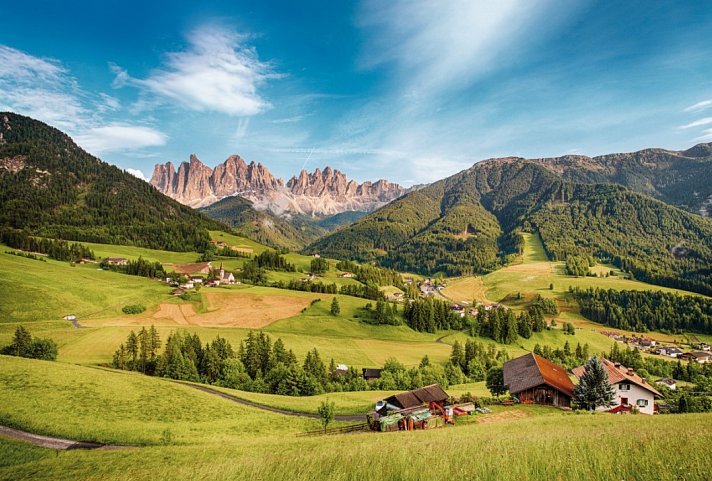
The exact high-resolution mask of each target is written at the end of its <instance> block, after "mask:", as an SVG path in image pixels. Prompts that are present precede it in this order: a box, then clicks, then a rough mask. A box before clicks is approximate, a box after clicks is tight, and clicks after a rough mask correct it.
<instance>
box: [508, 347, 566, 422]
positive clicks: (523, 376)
mask: <svg viewBox="0 0 712 481" xmlns="http://www.w3.org/2000/svg"><path fill="white" fill-rule="evenodd" d="M503 371H504V384H505V385H506V386H507V388H508V389H509V393H510V394H511V395H513V396H516V397H517V398H519V401H520V402H522V403H526V404H544V405H547V406H557V407H567V408H568V407H571V398H572V396H573V393H574V383H573V382H571V379H569V376H568V375H567V374H566V369H564V368H563V367H561V366H559V365H557V364H554V363H553V362H551V361H548V360H546V359H544V358H543V357H541V356H538V355H536V354H534V353H530V354H526V355H524V356H522V357H518V358H516V359H512V360H511V361H507V362H505V363H504V366H503Z"/></svg>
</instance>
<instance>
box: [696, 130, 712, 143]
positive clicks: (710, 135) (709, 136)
mask: <svg viewBox="0 0 712 481" xmlns="http://www.w3.org/2000/svg"><path fill="white" fill-rule="evenodd" d="M695 140H696V141H701V142H707V141H710V140H712V129H706V130H703V131H702V135H700V136H699V137H696V138H695Z"/></svg>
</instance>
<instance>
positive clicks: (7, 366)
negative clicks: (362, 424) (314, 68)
mask: <svg viewBox="0 0 712 481" xmlns="http://www.w3.org/2000/svg"><path fill="white" fill-rule="evenodd" d="M0 393H2V394H0V399H1V400H2V402H0V424H3V425H7V426H11V427H15V428H18V429H23V430H26V431H30V432H33V433H38V434H45V435H50V436H58V437H66V438H68V439H76V440H83V441H95V442H102V443H113V444H132V445H156V444H161V443H162V442H163V438H164V434H163V433H164V432H165V431H166V430H168V431H170V435H171V438H172V442H173V443H174V444H177V445H187V444H196V443H202V442H221V440H222V441H228V440H232V441H234V440H235V438H250V437H254V436H258V435H259V436H265V435H274V434H281V435H284V434H288V433H296V432H300V431H302V430H305V429H318V422H317V421H315V420H309V419H302V418H299V419H289V418H286V417H285V416H281V415H277V414H272V413H268V412H265V411H261V410H257V409H254V408H250V407H247V406H241V405H239V404H236V403H233V402H230V401H226V400H223V399H221V398H219V397H217V396H214V395H211V394H208V393H203V392H201V391H197V390H195V389H192V388H189V387H186V386H181V385H180V384H176V383H173V382H169V381H167V380H163V379H160V378H152V377H148V376H144V375H142V374H138V373H131V372H120V371H108V370H104V369H97V368H89V367H81V366H74V365H70V364H65V363H60V362H46V361H36V360H29V359H23V358H16V357H10V356H0ZM40 413H41V414H40Z"/></svg>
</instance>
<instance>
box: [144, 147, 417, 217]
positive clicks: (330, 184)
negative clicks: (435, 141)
mask: <svg viewBox="0 0 712 481" xmlns="http://www.w3.org/2000/svg"><path fill="white" fill-rule="evenodd" d="M151 185H153V186H155V187H156V188H157V189H158V190H159V191H161V192H162V193H164V194H166V195H168V196H169V197H172V198H173V199H175V200H177V201H179V202H181V203H183V204H186V205H189V206H191V207H204V206H207V205H210V204H213V203H215V202H217V201H218V200H220V199H223V198H225V197H229V196H234V195H239V196H240V197H243V198H245V199H248V200H250V201H251V202H252V203H253V205H254V207H255V208H257V209H261V210H270V211H272V212H273V213H275V214H285V213H286V214H289V213H296V214H310V215H333V214H339V213H341V212H348V211H372V210H374V209H377V208H379V207H381V206H383V205H385V204H387V203H388V202H390V201H392V200H393V199H395V198H397V197H400V196H401V195H403V194H404V193H406V192H407V191H408V189H405V188H403V187H401V186H400V185H398V184H393V183H391V182H389V181H387V180H379V181H377V182H373V183H372V182H364V183H362V184H359V183H357V182H355V181H353V180H349V179H348V178H347V177H346V175H345V174H344V173H343V172H340V171H338V170H334V169H332V168H331V167H326V168H325V169H324V170H321V169H316V170H315V171H314V172H312V173H308V172H307V171H306V170H302V171H301V172H300V173H299V175H298V176H295V177H292V178H291V179H289V181H288V182H287V183H286V184H285V183H284V181H283V180H282V179H278V178H275V177H274V176H273V175H272V174H271V173H270V171H269V170H268V169H267V168H266V167H265V166H263V165H262V164H259V163H258V164H256V163H255V162H251V163H249V164H247V163H246V162H245V161H244V160H242V159H241V158H240V157H239V156H237V155H232V156H230V157H228V159H227V160H225V162H223V163H222V164H219V165H217V166H216V167H215V168H214V169H211V168H210V167H207V166H206V165H205V164H203V163H202V162H201V161H200V160H199V159H198V158H197V157H196V156H195V155H191V156H190V162H182V163H181V164H180V165H179V166H178V170H177V171H176V169H175V166H174V165H173V164H172V163H171V162H167V163H165V164H157V165H156V166H155V168H154V170H153V176H152V177H151Z"/></svg>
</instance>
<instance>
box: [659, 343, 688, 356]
mask: <svg viewBox="0 0 712 481" xmlns="http://www.w3.org/2000/svg"><path fill="white" fill-rule="evenodd" d="M657 352H658V354H660V355H661V356H668V357H675V358H677V357H680V356H681V355H682V351H681V350H680V349H678V348H677V347H675V346H665V347H660V348H658V351H657Z"/></svg>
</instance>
